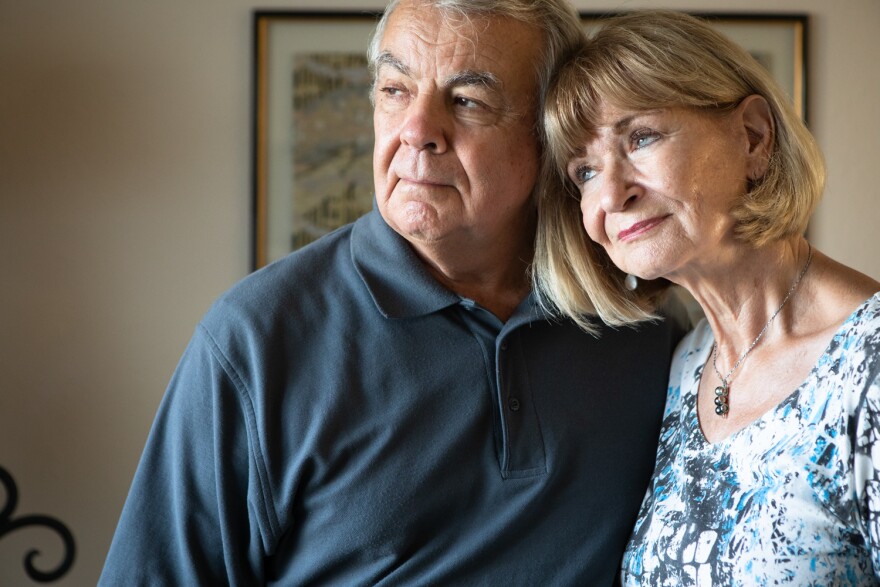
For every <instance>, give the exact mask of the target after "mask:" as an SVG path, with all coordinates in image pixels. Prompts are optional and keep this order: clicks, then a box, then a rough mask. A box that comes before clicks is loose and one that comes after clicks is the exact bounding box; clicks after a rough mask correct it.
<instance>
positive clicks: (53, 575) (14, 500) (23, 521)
mask: <svg viewBox="0 0 880 587" xmlns="http://www.w3.org/2000/svg"><path fill="white" fill-rule="evenodd" d="M0 483H2V484H3V488H4V489H5V490H6V505H5V506H3V510H2V511H0V539H2V538H3V536H5V535H6V534H8V533H10V532H14V531H15V530H18V529H20V528H24V527H26V526H45V527H46V528H49V529H50V530H54V531H55V532H57V533H58V536H59V537H60V538H61V540H62V541H63V542H64V559H63V560H62V561H61V564H60V565H58V568H57V569H55V570H53V571H49V572H44V571H41V570H39V569H37V568H36V566H34V559H35V558H36V557H37V556H39V555H40V551H39V550H37V549H35V548H33V549H31V550H30V551H29V552H28V553H27V555H25V557H24V570H25V572H26V573H27V574H28V577H30V578H31V579H33V580H34V581H38V582H40V583H48V582H50V581H56V580H58V579H60V578H61V577H63V576H64V575H65V574H66V573H67V571H69V570H70V567H71V566H73V559H74V557H75V556H76V544H75V543H74V541H73V534H71V533H70V530H68V529H67V526H65V525H64V524H62V523H61V522H60V521H58V520H56V519H55V518H52V517H49V516H37V515H31V516H21V517H18V518H14V519H13V517H12V512H13V511H14V510H15V506H16V505H18V488H17V487H16V486H15V480H14V479H13V478H12V475H10V474H9V472H8V471H7V470H6V469H4V468H3V467H0Z"/></svg>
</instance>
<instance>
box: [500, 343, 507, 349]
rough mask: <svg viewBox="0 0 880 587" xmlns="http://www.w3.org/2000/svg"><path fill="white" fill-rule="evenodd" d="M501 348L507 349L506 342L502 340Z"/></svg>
mask: <svg viewBox="0 0 880 587" xmlns="http://www.w3.org/2000/svg"><path fill="white" fill-rule="evenodd" d="M501 350H502V351H506V350H507V343H506V342H502V343H501Z"/></svg>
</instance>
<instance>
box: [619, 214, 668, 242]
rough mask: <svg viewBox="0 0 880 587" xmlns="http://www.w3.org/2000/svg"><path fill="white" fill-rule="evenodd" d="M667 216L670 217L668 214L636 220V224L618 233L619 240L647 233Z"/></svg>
mask: <svg viewBox="0 0 880 587" xmlns="http://www.w3.org/2000/svg"><path fill="white" fill-rule="evenodd" d="M667 218H669V215H668V214H667V215H665V216H655V217H654V218H648V219H647V220H642V221H640V222H636V223H635V224H632V225H631V226H630V227H629V228H625V229H623V230H621V231H620V232H619V233H617V240H621V241H625V240H631V239H633V238H635V237H637V236H639V235H642V234H645V233H646V232H648V231H649V230H651V229H653V228H654V227H655V226H657V225H658V224H660V223H661V222H663V221H664V220H666V219H667Z"/></svg>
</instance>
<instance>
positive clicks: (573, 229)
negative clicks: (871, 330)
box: [533, 10, 825, 331]
mask: <svg viewBox="0 0 880 587" xmlns="http://www.w3.org/2000/svg"><path fill="white" fill-rule="evenodd" d="M754 94H756V95H759V96H762V97H763V98H764V99H765V100H766V101H767V103H768V105H769V108H770V112H771V114H772V118H773V127H774V140H773V145H772V148H771V154H770V159H769V164H768V167H767V171H766V173H765V174H764V175H763V176H762V177H760V178H757V179H754V180H751V181H750V182H749V190H748V191H747V193H745V194H743V197H742V200H741V202H740V203H739V205H738V206H737V207H736V208H735V209H734V210H732V212H731V213H732V215H733V217H734V219H735V220H736V228H735V230H736V235H737V237H738V238H740V239H742V240H743V242H747V243H750V244H752V245H753V246H756V247H759V246H762V245H764V244H766V243H768V242H771V241H775V240H779V239H783V238H786V237H789V236H792V235H796V234H800V233H803V231H804V230H805V229H806V226H807V223H808V221H809V218H810V216H811V214H812V213H813V210H814V209H815V207H816V205H817V204H818V201H819V198H820V196H821V193H822V190H823V188H824V183H825V164H824V162H823V159H822V154H821V152H820V151H819V148H818V146H817V144H816V141H815V139H814V138H813V136H812V135H811V134H810V132H809V130H807V128H806V126H805V124H804V122H803V120H802V119H801V117H800V116H799V115H798V114H797V113H796V112H795V110H794V107H793V105H792V102H791V99H790V98H789V97H788V96H786V94H785V92H784V91H783V90H782V89H781V88H780V87H779V86H778V85H777V83H776V82H775V81H774V80H773V78H772V77H771V76H770V74H769V73H768V72H767V70H766V69H765V68H764V67H763V66H762V65H761V64H759V63H758V62H757V61H756V60H755V59H754V58H753V57H752V56H751V55H750V54H749V53H748V52H747V51H745V50H744V49H742V48H741V47H740V46H739V45H737V44H736V43H734V42H733V41H731V40H730V39H728V38H727V37H725V36H724V35H722V34H721V33H719V32H718V31H717V30H716V29H714V28H713V27H712V26H711V25H710V24H709V23H708V22H707V21H704V20H702V19H699V18H696V17H693V16H690V15H687V14H683V13H680V12H674V11H665V10H651V11H639V12H633V13H629V14H625V15H622V16H618V17H614V18H611V19H608V20H607V21H604V22H603V23H602V24H601V25H600V26H599V28H598V29H597V30H596V32H595V33H594V34H592V35H591V36H590V38H589V39H588V40H587V41H586V43H585V44H584V46H583V47H582V48H581V49H580V50H579V51H578V52H576V53H575V54H574V55H573V56H572V57H571V58H570V59H569V60H567V61H566V62H565V63H564V64H563V65H562V66H561V67H560V68H559V69H558V70H557V72H556V75H555V76H554V78H553V80H552V81H551V85H550V88H549V92H548V95H547V98H546V101H545V107H544V133H545V137H544V140H545V143H546V145H547V149H546V152H545V157H544V164H543V169H542V178H541V188H540V193H539V199H538V209H539V218H540V220H539V225H538V235H537V242H536V245H537V250H536V253H535V266H534V271H533V279H534V281H535V285H536V287H537V289H538V290H539V292H540V295H541V300H542V302H543V303H544V304H545V306H548V307H549V308H550V309H551V310H553V311H556V312H557V313H561V314H563V315H567V316H569V317H571V318H573V319H575V320H576V321H577V322H578V323H579V324H580V325H581V327H583V328H585V329H586V330H589V331H593V330H594V327H593V326H592V325H591V322H590V318H589V316H590V315H591V314H598V315H599V317H600V318H602V320H603V321H605V322H606V323H608V324H611V325H621V324H627V323H631V322H635V321H639V320H645V319H651V318H654V317H655V314H654V310H655V308H656V305H657V303H658V300H659V299H660V298H661V297H662V296H661V294H662V292H663V291H664V290H665V289H666V288H667V287H668V285H669V284H668V282H666V281H665V280H662V279H660V280H656V281H654V282H647V283H646V282H640V284H639V287H638V288H637V289H636V290H635V291H628V290H627V289H626V288H625V287H624V285H623V280H624V277H625V274H624V273H623V272H622V271H621V270H620V269H618V268H617V267H615V266H614V264H613V263H612V262H611V259H610V258H609V257H608V255H607V253H606V252H605V250H604V249H603V248H602V247H601V246H599V245H597V244H596V243H594V242H592V241H591V240H590V239H589V238H588V236H587V235H586V231H585V230H584V227H583V224H582V221H581V210H580V194H579V193H578V190H577V187H576V186H575V185H574V183H573V182H572V181H571V180H569V179H568V178H567V177H566V172H565V170H566V166H567V164H568V161H569V160H570V159H571V158H572V156H573V155H574V154H575V153H577V152H578V150H579V149H582V148H583V145H585V144H586V142H587V140H588V139H589V137H590V136H592V134H593V133H594V132H595V129H596V126H597V125H598V123H599V115H600V105H601V104H602V103H603V102H607V103H609V104H612V105H614V106H616V107H618V108H622V109H627V110H648V109H656V108H670V107H688V108H696V109H701V110H704V111H707V112H722V113H723V112H727V111H731V110H733V109H734V108H735V107H736V106H737V105H738V104H739V103H740V102H741V101H742V100H743V99H744V98H746V97H748V96H750V95H754Z"/></svg>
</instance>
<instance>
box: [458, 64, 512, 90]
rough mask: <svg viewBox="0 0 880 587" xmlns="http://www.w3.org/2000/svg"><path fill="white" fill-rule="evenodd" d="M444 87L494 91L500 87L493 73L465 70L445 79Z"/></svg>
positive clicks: (499, 81)
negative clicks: (471, 87) (469, 87)
mask: <svg viewBox="0 0 880 587" xmlns="http://www.w3.org/2000/svg"><path fill="white" fill-rule="evenodd" d="M446 85H447V86H448V87H453V88H454V87H458V86H483V87H485V88H487V89H490V90H494V89H498V87H499V86H500V85H501V80H499V79H498V77H497V76H496V75H495V74H494V73H492V72H489V71H473V70H469V69H466V70H464V71H459V72H457V73H454V74H453V75H451V76H449V77H448V78H446Z"/></svg>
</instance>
